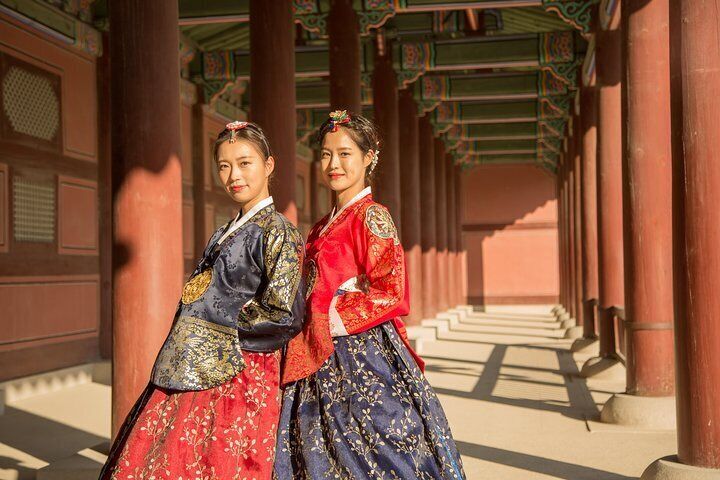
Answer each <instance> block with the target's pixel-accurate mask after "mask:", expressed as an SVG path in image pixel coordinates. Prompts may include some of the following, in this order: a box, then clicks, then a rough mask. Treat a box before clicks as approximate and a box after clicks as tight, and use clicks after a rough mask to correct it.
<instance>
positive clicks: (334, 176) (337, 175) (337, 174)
mask: <svg viewBox="0 0 720 480" xmlns="http://www.w3.org/2000/svg"><path fill="white" fill-rule="evenodd" d="M342 176H343V174H342V173H331V174H329V175H328V177H330V178H331V179H332V180H336V179H338V178H340V177H342Z"/></svg>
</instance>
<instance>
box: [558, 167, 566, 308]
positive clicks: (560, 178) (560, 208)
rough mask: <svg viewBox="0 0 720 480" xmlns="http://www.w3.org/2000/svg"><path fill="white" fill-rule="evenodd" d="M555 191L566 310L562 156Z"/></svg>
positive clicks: (562, 295)
mask: <svg viewBox="0 0 720 480" xmlns="http://www.w3.org/2000/svg"><path fill="white" fill-rule="evenodd" d="M555 182H556V185H555V191H556V192H557V212H558V263H559V274H560V305H561V306H562V308H563V309H564V310H565V311H567V304H566V302H565V299H566V294H565V293H566V288H565V287H566V285H565V277H566V272H565V265H566V263H565V202H564V197H565V163H564V159H563V158H562V156H561V157H560V159H559V162H558V170H557V176H556V178H555Z"/></svg>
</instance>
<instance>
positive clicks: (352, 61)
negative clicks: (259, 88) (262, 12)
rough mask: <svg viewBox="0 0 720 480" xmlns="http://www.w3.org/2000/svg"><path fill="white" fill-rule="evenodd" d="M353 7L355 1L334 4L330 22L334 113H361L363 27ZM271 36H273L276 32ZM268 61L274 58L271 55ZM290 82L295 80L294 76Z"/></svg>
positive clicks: (332, 103) (347, 0)
mask: <svg viewBox="0 0 720 480" xmlns="http://www.w3.org/2000/svg"><path fill="white" fill-rule="evenodd" d="M269 3H274V2H269ZM352 4H353V1H352V0H332V2H331V4H330V13H329V14H328V18H327V25H328V37H329V44H330V52H329V55H330V107H331V110H335V109H341V110H350V111H352V112H355V113H360V112H361V111H362V105H361V97H360V26H359V23H358V17H357V13H356V12H355V10H354V9H353V5H352ZM288 11H289V12H292V10H290V9H288ZM291 31H293V32H294V31H295V30H294V29H292V30H291ZM271 32H273V33H274V29H273V30H271ZM268 57H270V58H272V55H269V56H268ZM291 78H293V79H294V74H293V77H291Z"/></svg>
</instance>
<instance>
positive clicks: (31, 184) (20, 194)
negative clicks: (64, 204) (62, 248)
mask: <svg viewBox="0 0 720 480" xmlns="http://www.w3.org/2000/svg"><path fill="white" fill-rule="evenodd" d="M12 189H13V236H14V238H15V241H16V242H39V243H53V242H54V241H55V216H56V215H55V211H56V194H55V182H54V181H53V180H52V179H44V178H36V177H33V176H30V175H27V176H26V175H23V174H15V175H14V176H13V188H12Z"/></svg>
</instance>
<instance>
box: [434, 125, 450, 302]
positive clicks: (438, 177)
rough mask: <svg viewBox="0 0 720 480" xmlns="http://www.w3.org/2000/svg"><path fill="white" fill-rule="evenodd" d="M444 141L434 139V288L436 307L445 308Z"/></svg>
mask: <svg viewBox="0 0 720 480" xmlns="http://www.w3.org/2000/svg"><path fill="white" fill-rule="evenodd" d="M447 157H448V155H447V154H446V153H445V143H444V142H443V141H442V140H441V139H439V138H436V139H435V207H436V208H435V211H436V214H435V215H436V216H435V228H436V234H435V235H436V240H437V241H436V245H437V257H436V258H437V276H436V283H435V290H436V295H437V309H438V311H440V312H443V311H445V310H447V308H448V301H447V178H446V172H447V164H448V158H447Z"/></svg>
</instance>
